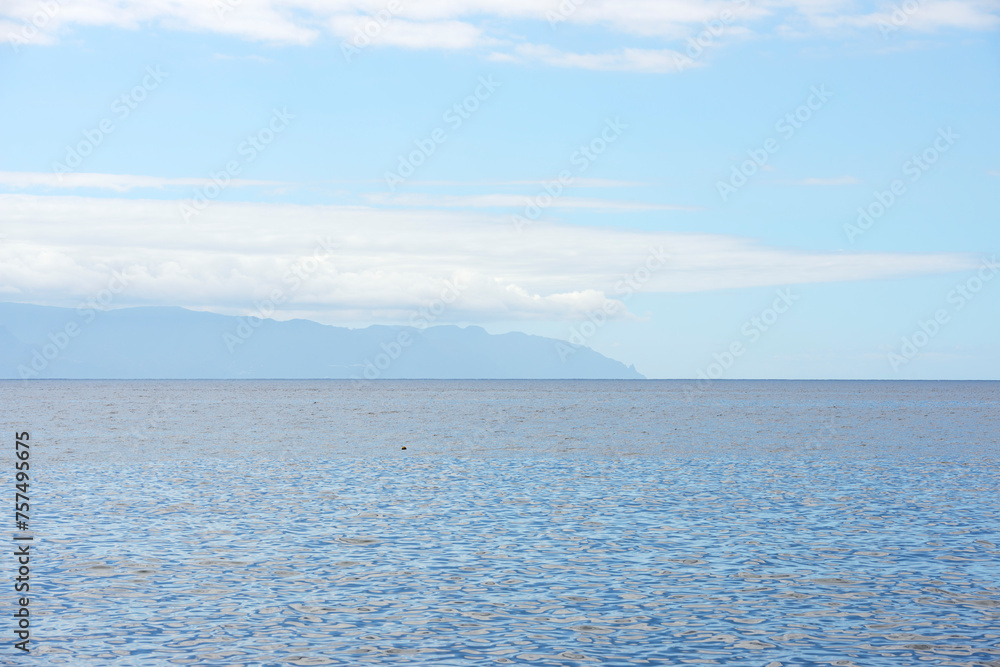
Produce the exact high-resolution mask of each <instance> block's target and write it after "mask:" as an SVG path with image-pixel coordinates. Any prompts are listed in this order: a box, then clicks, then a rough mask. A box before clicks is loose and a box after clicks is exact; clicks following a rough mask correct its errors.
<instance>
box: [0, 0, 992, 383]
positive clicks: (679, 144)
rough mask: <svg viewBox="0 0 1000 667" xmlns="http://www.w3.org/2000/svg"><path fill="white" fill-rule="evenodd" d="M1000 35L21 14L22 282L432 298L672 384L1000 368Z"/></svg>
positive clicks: (644, 6)
mask: <svg viewBox="0 0 1000 667" xmlns="http://www.w3.org/2000/svg"><path fill="white" fill-rule="evenodd" d="M227 2H228V4H225V3H227ZM560 7H561V8H562V9H560ZM560 12H561V13H560ZM379 16H380V17H381V19H382V22H383V24H384V25H378V24H377V23H375V22H374V21H375V19H374V18H373V17H379ZM557 18H558V19H561V20H556V19H557ZM365 27H367V28H368V30H369V32H370V33H371V34H372V36H371V37H370V39H369V40H368V41H367V42H364V41H358V40H356V39H355V36H356V35H357V34H358V33H357V32H356V31H357V30H359V29H363V28H365ZM998 28H1000V4H998V3H997V2H995V1H986V0H983V1H980V0H949V1H934V0H923V1H922V2H916V0H909V1H908V2H907V3H897V4H895V5H894V4H892V3H885V4H883V3H858V2H841V1H840V0H829V1H827V2H815V1H812V0H809V1H806V0H797V1H796V0H787V1H784V2H766V3H756V2H753V3H748V2H744V1H742V0H741V1H739V2H717V3H705V2H697V3H695V2H689V1H688V0H673V1H671V2H641V1H638V0H628V1H624V2H598V1H596V0H586V1H585V2H578V3H576V4H575V5H574V4H573V3H570V2H568V1H567V2H564V3H563V4H562V5H560V4H559V3H556V2H552V3H540V2H532V3H527V2H517V1H512V2H491V1H486V0H479V1H468V2H448V3H445V2H421V3H413V4H412V5H411V4H410V3H406V2H400V3H398V4H397V3H396V2H391V3H388V2H319V1H313V2H308V1H297V2H281V3H279V2H271V1H268V0H259V1H257V2H251V0H243V1H242V2H236V1H235V0H221V1H220V2H219V3H216V4H215V5H213V4H212V3H204V2H197V3H196V2H184V1H180V2H175V3H170V4H169V5H167V4H163V5H160V4H158V3H139V2H130V1H128V0H126V1H124V2H116V3H111V2H107V1H105V0H79V1H75V2H71V1H69V0H62V1H59V2H57V1H56V0H52V1H51V2H27V1H25V2H20V1H15V2H8V3H5V4H4V6H3V8H0V41H2V42H6V43H3V44H0V47H2V48H0V84H2V85H0V102H2V104H0V120H2V122H0V145H2V146H3V150H2V151H0V299H3V300H8V301H18V302H26V303H39V304H50V305H61V306H71V307H73V306H76V305H78V304H79V303H81V302H85V301H86V300H88V299H91V298H94V295H96V294H99V293H101V291H102V290H103V289H105V287H106V286H107V284H108V281H109V280H111V279H112V276H113V274H114V272H116V271H117V272H124V275H126V276H129V279H128V281H127V282H128V284H127V286H126V288H125V289H122V290H121V291H120V292H119V293H117V294H116V295H115V298H114V300H113V302H110V303H108V304H105V305H106V307H125V306H132V305H149V304H162V305H180V306H185V307H190V308H196V309H201V310H212V311H215V312H221V313H229V314H252V313H265V314H270V315H271V316H273V317H275V318H277V319H289V318H292V317H306V318H309V319H314V320H317V321H321V322H324V323H329V324H337V325H343V326H367V325H368V324H373V323H393V322H395V323H408V322H410V321H411V320H412V318H413V314H414V313H417V312H420V311H421V309H427V308H429V307H431V306H435V307H436V309H437V310H440V311H441V312H440V314H437V315H434V316H433V317H432V318H431V320H432V323H433V324H452V323H454V324H462V325H465V324H476V325H479V326H483V327H484V328H486V329H487V330H489V331H491V332H503V331H525V332H529V333H537V334H542V335H547V336H552V337H555V338H560V339H564V340H569V341H573V342H577V343H584V344H586V345H588V346H591V347H593V348H594V349H596V350H598V351H599V352H602V353H604V354H607V355H608V356H611V357H613V358H615V359H618V360H620V361H623V362H625V363H629V364H635V366H636V368H637V369H638V370H639V371H640V372H642V373H644V374H646V375H647V376H648V377H663V378H673V377H677V378H691V377H698V376H699V374H703V375H704V376H705V377H708V376H711V377H726V378H742V377H748V378H762V377H763V378H771V377H777V378H802V377H804V378H827V377H837V378H900V379H902V378H968V379H973V378H978V379H998V378H1000V343H998V336H997V334H996V332H997V331H998V329H1000V309H998V307H997V306H998V304H1000V279H997V280H993V277H994V276H995V274H996V273H997V271H998V270H1000V268H998V269H994V268H992V267H993V264H991V262H995V261H996V260H995V253H996V252H997V250H998V248H1000V231H998V226H997V224H996V223H997V220H998V218H1000V215H998V213H1000V198H998V196H997V193H998V192H1000V150H998V149H1000V123H998V122H997V121H998V117H1000V113H998V112H1000V39H998V36H1000V33H998ZM695 39H700V43H701V45H702V46H696V44H697V43H696V42H694V41H692V40H695ZM345 52H346V55H345ZM348 56H349V57H348ZM741 169H742V172H743V173H742V174H741V173H740V170H741ZM411 171H412V173H411ZM734 174H735V175H734ZM894 189H895V192H894ZM859 208H860V209H861V210H863V211H864V210H866V211H868V213H869V216H870V217H868V218H867V219H865V218H862V224H863V226H859V224H858V218H859ZM319 243H326V244H328V245H329V246H330V247H332V248H334V251H333V252H332V253H331V255H332V259H327V260H325V261H323V262H319V263H316V265H315V266H313V265H311V264H310V263H309V262H305V263H303V261H304V260H303V258H307V257H309V256H311V255H312V253H313V252H314V250H315V248H316V247H317V244H319ZM657 258H662V259H657ZM290 267H298V269H297V270H299V271H300V272H301V273H302V275H301V277H300V278H301V279H300V281H298V283H297V284H295V286H294V287H292V283H290V282H288V281H285V280H283V277H284V276H286V275H287V274H288V272H289V270H290ZM302 267H304V268H302ZM449 285H458V286H459V288H458V289H457V293H458V296H457V298H455V299H450V298H449V299H448V301H449V303H447V304H446V305H441V304H442V303H443V302H442V301H441V294H442V293H443V291H445V290H447V289H449V288H448V286H449ZM272 294H279V295H280V297H281V298H280V300H281V302H282V303H281V304H280V305H278V306H276V307H275V308H274V310H273V313H271V312H270V308H269V306H268V299H269V298H270V295H272ZM782 294H783V295H784V297H782V296H781V295H782ZM781 299H783V300H781ZM776 303H777V306H776V305H775V304H776ZM776 308H780V309H783V311H782V312H780V313H779V312H778V310H777V309H776ZM769 311H770V312H769ZM942 312H943V315H942ZM935 317H938V321H936V322H935V321H934V320H935ZM755 318H756V320H757V321H758V323H759V324H754V323H753V322H754V319H755ZM761 318H763V319H761ZM765 322H770V323H769V324H765ZM755 332H756V333H755ZM734 344H738V345H737V347H738V349H741V350H742V351H741V353H740V354H738V355H733V356H732V358H731V359H730V357H729V356H727V355H730V354H731V352H730V350H731V349H733V345H734Z"/></svg>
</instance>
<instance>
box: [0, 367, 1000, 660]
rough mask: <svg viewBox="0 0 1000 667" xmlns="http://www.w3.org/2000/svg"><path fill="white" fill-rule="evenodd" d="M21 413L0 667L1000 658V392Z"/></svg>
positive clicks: (828, 385)
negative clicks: (19, 568)
mask: <svg viewBox="0 0 1000 667" xmlns="http://www.w3.org/2000/svg"><path fill="white" fill-rule="evenodd" d="M0 397H2V405H3V415H2V421H3V426H4V429H5V431H6V433H7V434H8V435H7V441H8V442H7V452H8V453H7V454H6V456H7V457H8V459H9V460H8V463H6V464H4V465H5V466H6V467H7V469H8V470H12V469H13V450H14V443H13V433H14V431H23V430H28V431H30V433H31V472H32V479H31V524H32V528H33V529H34V531H35V535H36V538H35V542H34V544H33V547H32V571H31V577H32V582H31V596H32V597H31V628H32V648H33V651H32V654H31V657H30V658H25V657H21V656H19V655H18V653H19V652H18V651H16V650H14V649H13V648H12V647H11V644H12V643H13V641H15V640H14V639H13V637H14V635H13V629H14V625H13V622H12V621H11V618H12V617H11V616H10V613H11V612H12V611H13V609H14V607H13V604H14V593H13V586H12V584H11V583H8V584H7V585H8V586H10V588H9V589H8V591H7V592H6V593H5V594H4V600H5V602H4V604H5V605H6V606H5V609H6V610H7V613H4V615H3V616H4V618H5V619H7V620H6V621H0V636H2V637H3V642H4V645H2V646H0V664H27V663H28V662H29V660H30V661H31V662H32V664H45V665H87V664H108V663H116V664H135V665H147V664H148V665H165V664H178V665H243V664H247V665H270V664H274V665H278V664H291V665H325V664H342V665H365V664H420V665H491V664H516V665H528V664H531V665H599V664H604V665H661V664H678V665H680V664H720V665H754V666H759V667H764V666H767V665H769V666H770V667H775V666H777V665H813V664H815V665H859V666H870V665H908V664H928V665H1000V499H998V498H1000V492H998V479H1000V475H998V470H997V464H998V462H1000V410H998V407H1000V383H972V382H970V383H947V382H921V383H918V382H914V383H907V382H898V383H879V382H718V383H713V384H711V385H708V386H698V385H692V384H689V383H685V382H642V381H639V382H615V381H607V382H592V381H581V382H576V381H573V382H516V381H511V382H494V381H480V382H464V381H455V382H437V381H411V382H388V381H387V382H378V383H352V382H337V381H316V382H309V381H303V382H282V381H273V382H258V381H248V382H60V381H39V382H31V383H21V382H0ZM403 447H406V449H405V450H403V449H402V448H403ZM7 480H8V481H7V482H6V483H7V484H8V485H9V488H8V491H9V493H8V491H4V493H5V494H6V495H7V496H8V497H9V498H12V496H13V480H12V474H11V472H8V473H7ZM12 529H13V525H11V530H12ZM0 568H2V571H3V573H4V580H5V581H8V582H11V581H12V578H13V577H14V576H15V575H14V563H13V558H12V557H11V556H10V555H8V556H6V557H2V558H0Z"/></svg>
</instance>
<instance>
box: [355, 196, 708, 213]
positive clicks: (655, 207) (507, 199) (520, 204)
mask: <svg viewBox="0 0 1000 667" xmlns="http://www.w3.org/2000/svg"><path fill="white" fill-rule="evenodd" d="M365 198H366V199H367V200H368V201H370V202H372V203H373V204H384V205H389V206H409V207H420V208H511V209H520V208H524V207H525V206H527V205H528V204H531V203H533V202H534V200H535V199H536V196H534V195H531V196H529V195H518V194H488V195H428V194H403V195H390V194H385V193H372V194H366V195H365ZM551 200H552V203H551V204H550V206H548V207H547V208H586V209H597V210H603V211H699V210H701V207H699V206H680V205H677V204H654V203H647V202H637V201H616V200H612V199H594V198H590V197H553V198H551Z"/></svg>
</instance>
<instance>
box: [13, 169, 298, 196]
mask: <svg viewBox="0 0 1000 667" xmlns="http://www.w3.org/2000/svg"><path fill="white" fill-rule="evenodd" d="M210 182H211V181H210V179H207V178H163V177H160V176H134V175H131V174H96V173H72V172H70V173H64V174H55V173H51V172H30V171H0V186H7V187H10V188H17V189H24V188H36V187H43V188H97V189H102V190H114V191H116V192H126V191H128V190H133V189H137V188H168V187H200V186H202V185H205V184H206V183H210ZM286 185H288V183H284V182H282V181H253V180H248V179H245V178H234V179H232V180H231V181H230V182H229V187H251V186H286Z"/></svg>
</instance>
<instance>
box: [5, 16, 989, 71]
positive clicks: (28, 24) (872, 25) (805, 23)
mask: <svg viewBox="0 0 1000 667" xmlns="http://www.w3.org/2000/svg"><path fill="white" fill-rule="evenodd" d="M43 4H44V5H45V6H54V7H56V9H55V10H54V11H53V12H51V15H45V16H44V21H39V20H38V18H37V17H39V16H40V15H39V13H38V12H39V8H40V7H41V6H42V5H43ZM573 4H577V5H578V6H577V7H576V9H573V10H572V11H567V12H564V13H563V14H560V13H559V12H560V7H561V6H566V4H565V3H563V4H562V5H560V3H559V2H557V1H555V0H551V1H546V2H537V1H536V0H422V1H421V2H401V3H400V5H399V6H400V10H399V12H398V14H396V15H394V16H391V15H389V14H388V13H387V7H388V3H387V2H385V0H239V1H237V0H213V1H211V2H206V1H205V0H169V1H167V0H156V1H150V0H58V2H56V0H52V2H51V3H48V4H46V3H40V2H38V0H5V2H4V3H3V4H2V6H0V28H2V29H0V40H3V41H12V42H21V41H25V42H30V43H32V44H50V43H53V42H55V41H57V38H58V37H59V36H60V35H62V34H65V33H67V32H68V31H70V30H71V29H72V28H73V27H75V26H114V27H118V28H123V29H128V30H137V29H142V28H145V27H153V26H156V27H160V28H165V29H174V30H189V31H198V32H215V33H220V34H227V35H233V36H238V37H242V38H244V39H248V40H252V41H258V42H267V43H276V44H297V45H309V44H312V43H314V42H316V41H317V40H318V39H319V38H320V36H321V35H323V34H324V33H327V34H330V35H332V36H333V37H335V38H337V39H343V38H345V37H350V36H352V35H353V34H354V30H355V28H356V27H358V26H359V25H362V24H364V23H367V22H369V21H370V20H372V19H371V17H373V16H376V15H378V14H379V13H381V14H382V17H383V19H384V20H383V22H384V23H385V28H384V29H382V30H381V31H380V32H379V34H378V35H377V36H376V38H375V39H374V40H373V42H374V43H376V44H383V45H391V46H399V47H405V48H412V49H432V48H433V49H448V50H456V49H483V48H489V49H491V50H492V51H493V56H492V57H493V58H495V59H503V60H517V61H523V62H535V63H540V64H547V65H550V66H556V67H573V68H585V69H595V70H607V71H619V70H633V71H641V72H672V71H677V70H678V68H677V65H676V61H675V59H674V54H675V53H676V51H672V50H671V49H670V48H649V47H648V45H647V44H642V45H639V44H636V43H635V42H634V38H635V37H639V38H644V39H650V38H651V39H658V40H661V41H662V42H663V46H664V47H672V48H674V49H678V50H680V49H683V48H685V43H686V40H687V39H689V38H691V37H695V36H698V35H700V34H702V33H703V32H704V31H705V30H706V29H708V27H709V26H715V28H716V29H718V28H720V27H721V32H717V33H716V34H713V35H712V36H711V39H710V40H709V41H710V42H711V46H712V47H714V46H716V45H718V44H721V43H725V42H726V41H729V40H732V39H737V38H742V37H746V36H750V35H754V34H761V35H769V34H773V35H779V36H788V37H810V36H817V35H826V36H829V35H831V34H834V35H836V34H840V33H844V34H846V33H848V32H850V31H858V30H868V31H874V30H875V29H876V27H877V26H878V24H879V23H880V22H886V21H889V22H891V21H892V19H893V14H892V10H893V7H892V5H891V4H890V3H887V2H877V3H876V2H872V1H869V2H866V3H864V2H855V1H853V0H773V1H770V2H766V3H757V2H749V1H748V0H707V1H705V0H587V2H581V3H573ZM554 17H555V19H554ZM385 19H388V20H385ZM510 19H513V20H518V21H523V22H527V23H528V24H532V23H533V24H535V25H536V26H540V27H544V29H545V30H546V31H548V30H549V28H550V26H551V27H554V28H557V29H559V30H564V29H568V28H569V27H570V26H573V25H578V26H588V27H597V28H603V29H605V30H607V31H609V32H612V33H616V34H617V35H619V37H618V41H619V43H618V48H616V49H611V50H610V51H608V52H602V53H571V52H565V51H560V50H557V49H555V48H553V47H551V46H545V45H541V44H528V43H524V42H520V43H518V40H516V39H513V38H512V36H511V35H510V32H509V26H507V25H506V24H505V23H504V21H505V20H510ZM998 25H1000V3H998V2H997V0H922V1H921V2H920V5H919V9H918V10H917V11H915V12H913V13H912V16H908V18H907V20H906V22H905V27H906V28H912V29H914V30H916V31H920V32H930V31H934V30H937V29H939V28H955V29H960V30H971V31H981V30H994V29H996V28H997V27H998ZM25 31H27V33H30V34H31V36H30V39H25V35H26V34H27V33H26V32H25ZM640 46H641V47H642V48H640Z"/></svg>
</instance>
